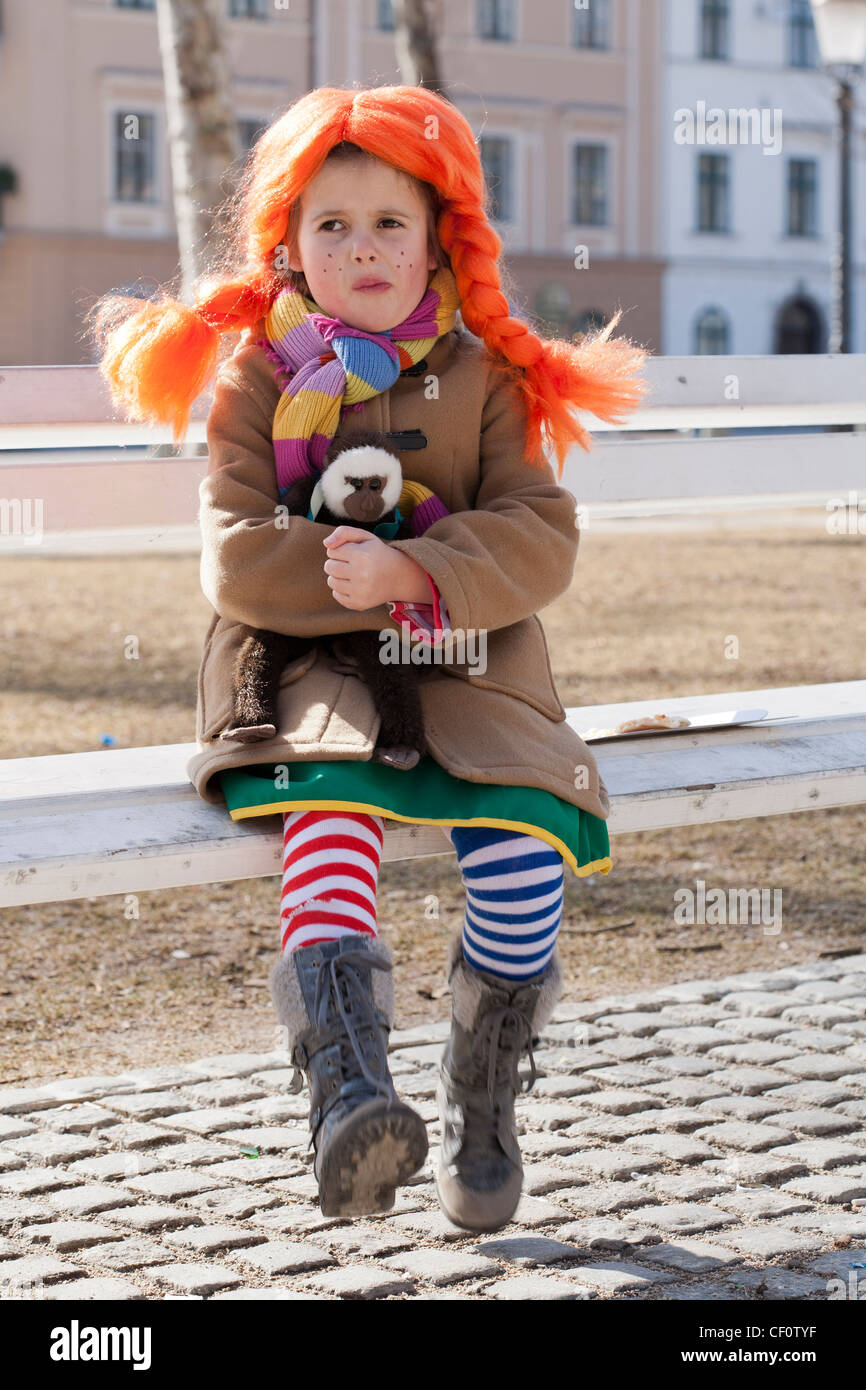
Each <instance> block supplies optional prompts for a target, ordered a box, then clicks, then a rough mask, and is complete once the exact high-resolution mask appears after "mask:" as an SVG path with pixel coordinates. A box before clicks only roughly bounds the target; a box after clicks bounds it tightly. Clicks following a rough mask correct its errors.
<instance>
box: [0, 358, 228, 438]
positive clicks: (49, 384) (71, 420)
mask: <svg viewBox="0 0 866 1390" xmlns="http://www.w3.org/2000/svg"><path fill="white" fill-rule="evenodd" d="M212 400H213V383H212V382H211V383H210V385H209V386H208V387H207V388H206V389H205V390H204V391H202V392H201V393H200V394H199V395H198V396H197V397H196V399H195V401H194V402H193V407H192V416H193V418H195V419H204V418H205V417H206V416H207V412H208V408H209V406H210V402H211V401H212ZM118 419H122V415H121V414H120V412H118V411H117V410H115V408H114V406H113V404H112V401H111V393H110V392H109V389H108V384H107V382H106V381H105V378H104V377H103V375H102V373H101V372H100V370H99V368H98V367H97V366H95V365H89V364H87V363H81V364H76V365H72V366H60V367H55V366H51V367H3V369H2V372H0V426H4V427H5V426H9V425H56V424H68V425H90V424H93V423H95V422H96V421H110V420H118Z"/></svg>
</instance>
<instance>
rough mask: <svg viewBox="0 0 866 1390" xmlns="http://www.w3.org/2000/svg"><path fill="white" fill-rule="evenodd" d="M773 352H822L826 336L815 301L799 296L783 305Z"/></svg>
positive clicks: (777, 321)
mask: <svg viewBox="0 0 866 1390" xmlns="http://www.w3.org/2000/svg"><path fill="white" fill-rule="evenodd" d="M773 336H774V339H775V341H774V344H773V352H774V353H776V354H781V353H788V352H794V353H801V354H802V353H810V352H821V351H822V350H824V351H826V349H822V339H823V336H824V333H823V326H822V323H821V316H820V314H819V313H818V309H817V307H816V306H815V304H814V303H813V301H812V300H811V299H810V298H809V297H808V295H805V294H797V295H795V296H794V297H793V298H791V299H789V300H788V301H787V303H785V304H783V305H782V308H781V311H780V313H779V316H778V318H777V319H776V327H775V333H774V335H773Z"/></svg>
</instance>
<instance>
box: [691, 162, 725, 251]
mask: <svg viewBox="0 0 866 1390" xmlns="http://www.w3.org/2000/svg"><path fill="white" fill-rule="evenodd" d="M698 231H699V232H726V231H728V156H727V155H726V154H702V155H700V156H699V159H698Z"/></svg>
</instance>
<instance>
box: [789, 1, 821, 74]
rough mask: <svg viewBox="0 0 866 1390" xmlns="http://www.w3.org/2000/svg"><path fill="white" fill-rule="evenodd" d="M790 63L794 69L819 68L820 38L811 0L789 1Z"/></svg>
mask: <svg viewBox="0 0 866 1390" xmlns="http://www.w3.org/2000/svg"><path fill="white" fill-rule="evenodd" d="M788 63H789V64H790V66H791V67H792V68H816V67H817V66H818V36H817V34H816V32H815V20H814V18H813V16H812V6H811V5H810V4H809V0H788Z"/></svg>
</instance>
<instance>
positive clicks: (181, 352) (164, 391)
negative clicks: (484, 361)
mask: <svg viewBox="0 0 866 1390" xmlns="http://www.w3.org/2000/svg"><path fill="white" fill-rule="evenodd" d="M343 142H350V143H351V144H352V145H355V146H358V147H359V148H360V149H361V150H363V151H366V152H367V153H368V154H369V155H373V156H375V157H376V158H378V159H381V160H383V161H384V162H386V163H388V164H390V165H392V166H394V167H395V168H397V169H400V170H402V171H403V172H404V173H406V174H407V175H409V176H410V177H412V178H414V179H416V180H418V181H419V182H420V183H421V184H422V185H423V184H426V185H427V186H428V190H429V189H432V190H435V195H434V196H435V200H436V205H437V207H438V216H437V217H436V227H435V231H436V236H437V238H438V243H439V247H440V248H441V250H442V251H443V252H444V253H446V254H447V257H448V258H449V261H450V265H451V268H452V270H453V272H454V275H455V278H456V282H457V290H458V293H459V296H460V301H461V313H462V317H463V321H464V323H465V324H466V327H467V328H468V329H469V331H470V332H471V333H473V334H475V335H476V337H478V338H481V339H483V341H484V343H485V345H486V347H487V349H488V351H489V353H490V355H491V358H492V360H493V361H494V363H495V365H496V366H497V367H499V368H500V369H501V370H502V371H503V372H504V373H505V374H506V375H507V376H508V377H509V379H510V380H512V381H513V382H514V384H515V385H516V386H517V387H518V389H519V391H520V393H521V394H522V398H523V401H524V403H525V407H526V416H527V436H526V450H525V457H526V459H527V461H528V462H530V463H533V464H535V465H536V466H540V464H539V459H540V458H543V456H544V455H543V452H542V451H543V450H546V449H551V448H552V449H553V450H554V452H555V454H556V460H557V470H558V476H559V477H561V476H562V466H563V462H564V459H565V456H566V454H567V452H568V450H569V448H570V447H571V446H572V445H573V444H574V443H578V444H580V445H581V447H582V448H583V449H586V450H588V449H589V447H590V439H589V435H588V433H587V431H586V430H585V429H584V428H583V426H582V425H581V424H580V423H579V422H578V421H577V420H576V419H575V418H574V416H573V412H574V411H575V410H577V409H582V410H586V411H590V412H592V414H594V415H595V416H597V417H599V418H600V419H603V420H607V421H608V422H609V423H611V424H621V423H624V419H625V417H626V416H627V414H628V413H630V411H631V410H633V409H634V408H635V407H636V406H637V405H638V404H639V403H640V400H641V398H642V396H643V393H644V390H645V389H646V383H645V382H644V381H643V379H641V378H640V377H639V376H638V375H637V372H638V370H639V368H640V367H641V365H642V363H643V362H644V360H645V357H646V355H647V354H646V352H645V351H644V350H643V348H641V347H638V346H636V345H634V344H633V343H631V342H629V341H628V340H627V339H621V338H617V339H612V338H611V334H612V332H613V329H614V328H615V327H616V325H617V323H618V322H619V319H620V317H621V312H622V311H621V310H620V311H619V312H618V313H617V314H616V316H615V317H614V318H613V319H612V320H611V321H610V322H609V323H608V325H607V327H606V328H605V329H604V331H603V332H601V333H599V334H596V335H594V336H587V337H585V338H584V339H583V340H582V341H581V342H567V341H565V340H562V339H552V340H546V339H541V338H538V337H537V336H536V335H535V334H534V333H533V332H532V331H531V329H530V328H529V326H528V325H527V324H526V323H524V322H522V320H520V319H517V318H512V317H511V314H510V311H509V307H508V301H507V299H506V297H505V295H504V294H503V292H502V289H501V287H500V268H499V263H498V262H499V255H500V252H501V249H502V242H501V240H500V238H499V237H498V236H497V234H496V232H495V231H494V230H493V227H492V226H491V224H490V222H489V220H488V217H487V212H486V209H487V208H488V207H489V193H488V190H487V188H486V185H485V182H484V175H483V171H482V167H481V161H480V158H479V154H478V148H477V146H476V143H475V137H474V135H473V132H472V128H471V126H470V125H469V123H468V121H467V120H466V118H465V117H464V116H463V115H461V113H460V112H459V111H458V110H457V108H456V107H455V106H453V105H452V104H451V102H450V101H448V100H447V99H446V98H444V97H442V96H440V95H439V94H438V93H436V92H434V91H431V90H429V89H427V88H425V87H409V86H394V87H371V88H365V89H362V90H358V89H342V88H336V87H319V88H317V89H316V90H314V91H311V92H308V93H307V94H306V96H303V97H301V98H300V99H299V100H298V101H296V102H294V103H293V105H292V106H290V107H289V108H288V110H287V111H286V112H285V113H284V114H283V115H282V116H281V117H280V118H279V120H277V121H275V122H274V124H273V125H272V126H270V127H269V128H268V129H267V130H266V131H265V133H264V134H263V135H262V136H261V138H260V140H259V141H258V143H257V145H256V146H255V148H254V151H253V153H252V155H251V157H250V159H249V161H248V165H247V168H246V171H245V176H244V180H243V184H242V188H241V191H240V193H239V194H238V195H236V199H235V205H236V208H237V211H236V213H235V214H234V218H233V222H232V224H231V238H230V245H231V249H230V251H229V253H228V255H227V256H224V259H223V265H222V267H221V269H220V271H219V272H218V273H213V274H209V275H208V276H206V277H204V278H203V279H202V280H200V281H199V282H198V286H197V290H196V296H195V305H194V307H192V308H190V307H188V306H186V305H184V304H182V303H180V302H179V301H178V300H176V299H172V298H170V297H168V296H166V295H163V296H162V297H161V299H159V300H158V301H155V300H145V301H142V300H129V299H125V298H122V297H119V296H117V295H108V296H105V297H104V299H102V300H100V301H99V303H98V304H97V305H96V306H94V309H93V310H92V311H91V315H92V321H93V323H94V325H95V333H96V337H97V339H98V341H99V343H100V347H101V350H102V355H101V361H100V367H101V370H102V372H103V375H104V376H105V378H106V380H107V382H108V384H109V387H110V389H111V394H112V398H113V400H114V402H115V404H116V405H117V406H119V407H120V408H122V409H123V410H124V412H125V413H126V414H127V415H128V416H129V417H130V418H134V419H138V420H145V421H149V422H152V423H155V422H164V423H170V424H171V425H172V426H173V429H174V437H175V440H179V439H180V438H182V436H183V435H184V434H185V433H186V429H187V425H188V422H189V414H190V408H191V406H192V403H193V401H194V400H195V398H196V396H197V395H198V394H199V393H200V392H201V391H202V390H203V389H204V388H205V386H206V385H207V383H208V382H209V381H210V379H211V377H212V375H213V373H214V370H215V368H216V365H217V360H218V356H219V346H220V337H221V335H222V334H224V333H231V332H239V331H240V330H242V329H245V328H249V327H252V326H253V325H254V324H256V323H257V322H258V321H259V320H260V319H261V318H262V317H263V316H264V315H265V314H266V313H267V312H268V310H269V309H270V307H271V304H272V303H273V301H274V299H275V298H276V296H277V295H278V294H279V293H280V291H281V290H282V289H284V288H285V287H286V284H287V283H288V280H287V276H286V273H285V272H284V271H281V270H279V269H277V268H276V262H277V261H278V260H279V252H280V249H281V248H283V247H284V243H285V240H286V236H287V230H288V228H289V227H290V225H291V223H290V219H291V218H292V216H293V215H296V213H297V208H298V207H299V200H300V198H301V195H302V194H303V192H304V189H305V188H306V187H307V185H308V184H309V183H310V181H311V180H312V179H313V178H315V176H316V174H317V173H318V172H319V170H320V169H321V167H322V165H323V164H324V162H325V160H326V158H327V157H328V154H329V153H330V151H331V150H333V149H334V147H335V146H337V145H342V144H343Z"/></svg>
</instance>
